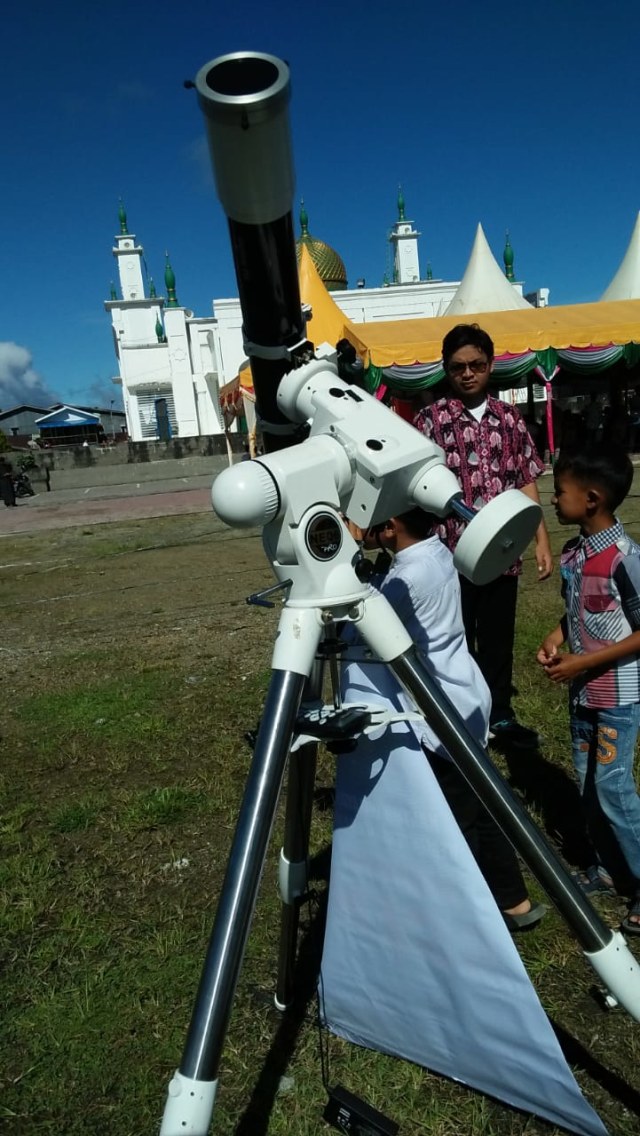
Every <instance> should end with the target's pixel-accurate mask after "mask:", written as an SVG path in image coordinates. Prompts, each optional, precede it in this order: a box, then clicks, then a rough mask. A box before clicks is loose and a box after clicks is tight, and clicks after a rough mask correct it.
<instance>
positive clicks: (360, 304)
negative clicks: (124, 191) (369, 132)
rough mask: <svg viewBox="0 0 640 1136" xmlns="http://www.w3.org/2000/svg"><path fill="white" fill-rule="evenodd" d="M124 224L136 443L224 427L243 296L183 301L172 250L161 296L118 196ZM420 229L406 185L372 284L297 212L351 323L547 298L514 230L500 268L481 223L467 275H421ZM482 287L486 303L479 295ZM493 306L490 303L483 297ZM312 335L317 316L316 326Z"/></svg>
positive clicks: (120, 347)
mask: <svg viewBox="0 0 640 1136" xmlns="http://www.w3.org/2000/svg"><path fill="white" fill-rule="evenodd" d="M118 219H119V230H120V231H119V233H118V234H117V236H116V237H115V243H114V247H113V250H112V251H113V256H114V257H115V259H116V263H117V266H118V278H119V284H120V295H119V296H118V293H117V291H116V287H115V284H113V283H112V285H111V296H110V299H109V300H107V301H105V309H106V310H107V311H108V312H109V313H110V315H111V322H112V330H113V339H114V348H115V353H116V358H117V361H118V371H119V374H118V375H117V376H116V377H115V378H114V380H113V381H114V383H116V384H118V385H121V386H122V395H123V402H124V409H125V414H126V420H127V431H128V434H129V438H130V439H131V440H132V441H134V442H143V441H153V440H156V439H160V440H164V441H167V440H169V439H170V438H176V437H177V438H198V437H199V438H205V437H211V436H212V435H222V434H223V433H224V430H225V422H224V419H223V412H222V409H221V405H220V391H221V390H222V389H223V388H225V387H228V386H229V383H230V382H231V381H232V380H233V379H234V378H235V377H236V376H237V375H238V372H239V371H240V369H241V368H242V366H243V364H245V363H246V356H245V351H244V348H243V343H242V314H241V310H240V302H239V300H238V299H237V298H235V297H234V298H231V299H224V298H220V299H215V300H214V301H213V314H212V315H211V316H203V317H198V316H195V315H194V313H193V312H192V311H191V310H190V309H189V308H187V307H185V306H184V305H182V304H181V303H180V301H179V300H178V296H177V290H176V279H175V274H174V272H173V268H172V266H171V263H170V260H169V256H168V255H167V257H166V264H165V272H164V284H165V292H166V294H165V295H164V296H159V295H158V294H157V292H156V288H155V285H154V283H153V280H151V279H149V280H146V279H145V273H144V271H143V269H144V250H143V247H142V246H141V245H140V244H138V243H137V241H136V237H135V234H133V233H131V232H130V231H129V226H128V222H127V216H126V212H125V208H124V205H123V204H122V203H120V207H119V213H118ZM420 235H421V234H420V233H419V232H418V231H417V230H416V229H415V227H414V223H413V221H411V220H409V219H408V218H407V216H406V210H405V201H404V197H403V194H402V191H401V190H400V191H399V193H398V199H397V219H396V221H395V222H394V224H393V226H392V227H391V230H390V234H389V242H390V247H391V250H392V262H393V271H392V279H391V280H388V279H385V280H384V282H383V284H382V285H381V286H380V287H376V288H367V287H366V283H365V281H364V280H359V281H358V283H357V286H356V287H355V288H349V286H348V281H347V273H346V269H345V266H344V262H343V260H342V258H341V257H340V256H339V254H338V253H337V252H336V251H335V250H334V249H332V248H331V246H330V245H328V244H326V243H325V242H324V241H322V240H319V239H318V238H316V237H314V236H312V235H311V233H310V231H309V219H308V215H307V211H306V209H305V207H304V203H303V204H302V208H301V211H300V237H299V238H298V240H297V242H296V246H297V254H298V260H300V258H301V255H302V250H303V248H306V250H307V251H308V253H309V255H310V257H311V260H312V261H313V264H314V265H315V268H316V270H317V272H318V274H319V276H320V279H321V280H322V282H323V283H324V285H325V287H326V289H327V290H328V291H329V292H330V293H331V294H332V297H333V299H334V300H335V302H336V303H337V305H338V306H339V308H340V309H341V311H342V312H343V313H344V315H345V316H346V317H347V318H348V319H349V320H351V321H353V322H354V323H360V324H364V323H372V322H380V321H389V320H413V319H421V318H424V317H433V316H440V315H444V314H445V313H449V314H451V313H452V312H455V311H458V310H460V311H461V312H462V311H463V310H466V311H483V310H505V309H517V308H521V307H523V308H528V307H530V306H533V307H543V306H545V305H546V304H547V303H548V297H549V291H548V289H545V288H541V289H540V290H539V291H538V292H536V293H532V294H529V295H528V296H527V297H525V296H524V295H523V288H522V283H521V282H518V281H516V279H515V274H514V254H513V248H512V246H511V242H510V240H509V236H508V235H507V239H506V245H505V249H504V254H503V260H504V270H502V269H500V268H499V266H498V264H497V262H496V261H495V259H494V258H493V254H492V253H491V250H490V248H489V246H488V244H487V241H486V238H485V236H484V233H483V232H482V228H481V226H478V231H477V234H476V239H475V241H474V245H473V249H472V252H471V256H470V259H469V264H468V266H467V270H466V272H465V274H464V277H463V279H462V280H461V281H455V280H454V281H445V280H439V279H436V278H434V277H433V273H432V270H431V266H430V265H428V266H427V270H426V274H425V277H424V278H422V276H421V271H420V258H419V246H418V242H419V237H420ZM478 287H481V289H482V294H483V300H482V303H483V304H484V305H485V306H477V307H473V306H469V305H470V304H471V305H473V304H474V303H476V304H478V303H480V300H479V298H478V297H477V292H478ZM486 305H488V306H486ZM310 337H311V338H312V339H313V338H314V336H313V324H311V325H310Z"/></svg>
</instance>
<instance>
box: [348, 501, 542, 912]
mask: <svg viewBox="0 0 640 1136" xmlns="http://www.w3.org/2000/svg"><path fill="white" fill-rule="evenodd" d="M435 523H436V522H435V518H433V517H431V516H429V514H427V513H425V512H424V511H423V510H422V509H417V508H416V509H412V510H410V511H409V512H407V513H403V514H402V515H401V516H398V517H391V518H390V519H389V520H388V521H386V522H385V523H384V524H381V525H377V526H375V528H374V529H370V530H369V531H368V532H367V533H366V534H365V535H364V545H365V547H367V548H374V547H379V548H382V549H385V550H387V551H389V552H392V553H393V555H394V559H393V563H392V565H391V567H390V569H389V571H388V572H387V574H386V575H385V576H384V577H382V578H381V579H379V580H377V581H374V583H375V586H377V587H378V589H379V591H380V592H382V594H383V595H384V596H386V598H387V599H388V600H389V603H390V604H391V606H392V608H393V609H394V611H395V612H396V613H397V615H399V616H400V619H401V620H402V622H403V624H404V626H405V627H406V629H407V631H408V632H409V635H410V636H411V638H412V639H413V641H414V643H415V645H416V647H417V648H418V650H419V652H420V655H421V657H422V661H423V662H424V665H425V667H426V669H427V670H428V671H429V673H430V674H431V675H432V676H433V677H434V678H435V679H436V681H437V683H438V686H439V687H440V689H441V690H442V691H443V693H444V694H446V695H447V697H448V698H449V699H450V701H451V702H452V704H453V705H454V706H455V708H456V710H457V711H458V713H459V714H460V716H461V717H462V719H463V720H464V722H465V724H466V726H467V728H468V730H469V732H470V733H471V734H472V735H473V736H474V737H475V738H476V739H477V740H478V741H479V742H480V744H481V745H483V746H484V745H486V743H487V735H488V729H489V714H490V710H491V695H490V692H489V688H488V686H487V684H486V682H485V680H484V678H483V677H482V673H481V671H480V669H479V667H478V665H477V664H476V663H475V661H474V660H473V658H472V657H471V654H470V652H469V649H468V647H467V640H466V635H465V630H464V624H463V622H462V607H461V601H460V583H459V579H458V574H457V572H456V570H455V568H454V564H453V556H452V554H451V553H450V552H449V550H448V549H447V548H446V547H445V545H444V544H443V543H442V542H441V541H440V539H439V537H437V536H432V535H431V533H432V532H433V527H434V524H435ZM386 673H389V672H386ZM380 677H382V676H380ZM389 677H390V678H392V676H389ZM393 682H394V684H395V679H393ZM384 693H386V691H385V692H384ZM392 697H393V700H394V701H395V702H398V701H399V702H400V704H401V705H402V706H403V707H404V708H405V709H408V710H411V709H415V708H414V707H413V704H412V702H411V700H410V699H409V698H408V696H407V695H405V694H404V692H401V691H400V690H399V689H398V688H396V689H395V691H394V693H393V695H392ZM412 725H413V729H414V730H415V731H416V732H417V734H418V736H419V740H420V742H421V745H422V748H423V749H424V751H425V753H426V755H427V757H428V759H429V762H430V764H431V767H432V769H433V771H434V773H435V775H436V778H437V780H438V782H439V784H440V788H441V789H442V792H443V794H444V796H445V798H446V800H447V802H448V804H449V808H450V809H451V811H452V813H453V815H454V817H455V819H456V821H457V822H458V825H459V827H460V829H461V831H462V833H463V835H464V837H465V839H466V841H467V843H468V844H469V847H470V849H471V851H472V853H473V855H474V857H475V859H476V861H477V863H478V866H479V868H480V870H481V871H482V873H483V875H484V877H485V879H486V881H487V883H488V885H489V887H490V889H491V892H492V894H493V896H494V899H495V900H496V903H497V904H498V906H499V908H500V910H501V911H502V914H503V916H504V919H505V922H506V923H507V926H508V927H509V930H510V931H521V930H524V929H528V928H530V927H533V926H535V925H536V924H537V923H539V922H540V920H541V919H542V917H543V915H544V913H545V908H544V907H543V906H542V905H541V904H537V905H535V906H534V905H532V903H531V900H530V899H529V896H528V894H527V888H526V885H525V882H524V879H523V877H522V873H521V871H520V866H519V864H518V860H517V857H516V854H515V852H514V850H513V848H512V846H511V844H510V843H509V841H508V840H507V838H506V837H505V836H504V835H503V833H502V831H501V829H500V828H499V827H498V825H497V824H496V822H495V821H494V820H493V819H492V817H491V816H490V815H489V813H488V812H487V810H486V809H485V808H484V806H483V805H482V804H481V803H480V801H479V800H478V798H477V797H476V795H475V793H474V792H473V791H472V789H471V788H470V787H469V786H468V784H467V782H466V781H465V779H464V777H463V776H462V774H461V773H459V772H458V770H457V768H456V766H455V765H454V764H453V762H452V761H451V759H450V758H449V755H448V754H447V751H446V750H445V748H444V746H443V745H442V743H441V742H440V739H439V738H438V737H437V735H436V734H435V733H434V731H433V730H432V729H431V727H430V726H429V725H428V723H427V722H421V723H419V724H416V723H413V724H412Z"/></svg>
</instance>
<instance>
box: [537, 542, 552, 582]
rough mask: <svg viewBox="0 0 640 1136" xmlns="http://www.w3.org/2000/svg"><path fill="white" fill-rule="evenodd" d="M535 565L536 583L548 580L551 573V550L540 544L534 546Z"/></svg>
mask: <svg viewBox="0 0 640 1136" xmlns="http://www.w3.org/2000/svg"><path fill="white" fill-rule="evenodd" d="M536 564H537V565H538V583H540V581H541V580H548V579H549V576H550V575H551V573H552V572H553V557H552V555H551V549H550V548H549V546H548V545H544V544H543V543H542V542H541V543H540V544H537V545H536Z"/></svg>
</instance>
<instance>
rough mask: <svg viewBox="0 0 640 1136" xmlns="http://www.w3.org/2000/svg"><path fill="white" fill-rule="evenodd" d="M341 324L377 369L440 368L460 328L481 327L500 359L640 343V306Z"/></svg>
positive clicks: (628, 302)
mask: <svg viewBox="0 0 640 1136" xmlns="http://www.w3.org/2000/svg"><path fill="white" fill-rule="evenodd" d="M320 283H321V284H322V281H320ZM342 319H343V326H344V328H345V331H344V334H345V335H346V337H347V338H348V339H350V340H351V342H352V343H353V345H354V347H355V348H356V350H357V351H358V353H359V355H361V356H362V358H363V359H364V361H365V364H366V365H368V364H369V363H373V364H374V365H375V366H376V367H391V366H393V365H394V364H395V365H396V366H411V365H412V364H413V363H435V362H437V361H438V360H439V359H440V357H441V353H442V340H443V338H444V336H445V335H446V334H447V332H448V331H450V330H451V328H452V327H455V326H456V324H459V323H478V324H480V326H481V327H482V328H484V330H485V331H488V333H489V335H490V336H491V338H492V339H493V342H494V345H495V350H496V355H523V354H524V353H525V352H527V351H545V350H546V349H547V348H548V347H555V348H556V349H557V350H563V349H564V350H566V349H567V348H569V347H608V346H609V345H610V344H625V343H640V300H616V301H609V302H604V301H601V302H600V303H597V304H569V305H567V306H565V307H557V308H553V307H547V308H530V309H528V310H522V311H512V312H481V313H480V314H478V315H465V316H460V315H459V314H458V315H453V316H439V317H437V318H432V319H414V320H389V321H386V320H385V321H380V322H375V323H350V321H349V320H347V319H346V317H345V316H343V317H342ZM311 338H312V339H313V336H312V337H311Z"/></svg>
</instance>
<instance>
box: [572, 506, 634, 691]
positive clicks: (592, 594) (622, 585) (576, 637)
mask: <svg viewBox="0 0 640 1136" xmlns="http://www.w3.org/2000/svg"><path fill="white" fill-rule="evenodd" d="M560 574H561V576H562V594H563V597H564V600H565V603H566V605H567V641H568V644H569V649H570V651H571V653H572V654H574V655H585V654H587V653H590V652H591V651H601V650H602V649H603V648H604V647H610V646H611V645H612V644H613V643H619V642H620V640H621V639H626V637H627V635H631V634H632V633H633V632H634V631H638V630H640V546H639V545H637V544H636V542H635V541H634V540H631V538H630V537H628V536H627V534H626V533H625V531H624V528H623V527H622V525H621V524H620V522H619V521H616V523H615V525H612V526H611V528H608V529H605V530H604V531H603V532H599V533H595V534H594V535H593V536H589V537H583V536H578V537H574V538H573V540H570V541H569V542H568V544H566V545H565V546H564V548H563V550H562V555H561V557H560ZM639 701H640V653H638V652H636V653H635V654H632V655H627V656H625V658H623V659H619V660H618V661H617V663H611V664H610V665H609V666H607V667H606V669H605V670H604V671H603V672H602V673H601V672H600V671H587V672H586V674H583V675H579V676H578V678H577V679H575V680H574V681H573V682H572V683H571V702H572V703H573V704H579V705H580V706H589V707H597V708H600V709H606V708H609V707H612V706H628V705H630V704H631V703H633V702H639Z"/></svg>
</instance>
